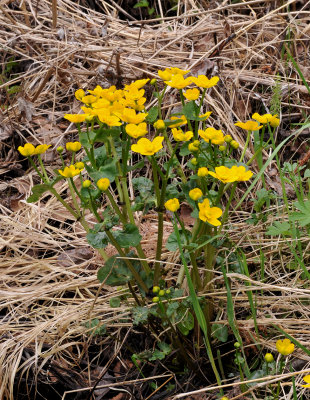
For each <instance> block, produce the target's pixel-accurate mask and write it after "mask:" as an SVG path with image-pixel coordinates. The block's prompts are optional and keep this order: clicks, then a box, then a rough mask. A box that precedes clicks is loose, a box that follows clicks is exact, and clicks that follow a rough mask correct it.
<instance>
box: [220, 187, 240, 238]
mask: <svg viewBox="0 0 310 400" xmlns="http://www.w3.org/2000/svg"><path fill="white" fill-rule="evenodd" d="M237 184H238V182H234V183H233V185H232V189H231V193H230V196H229V199H228V203H227V205H226V207H225V211H224V213H223V217H222V225H221V227H220V229H219V233H221V231H222V229H223V226H224V225H225V223H226V220H227V216H228V211H229V207H230V204H231V202H232V199H233V197H234V194H235V191H236V188H237Z"/></svg>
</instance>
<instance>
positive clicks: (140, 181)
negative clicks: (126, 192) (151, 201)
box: [132, 176, 154, 198]
mask: <svg viewBox="0 0 310 400" xmlns="http://www.w3.org/2000/svg"><path fill="white" fill-rule="evenodd" d="M132 185H133V188H134V189H135V190H138V192H139V193H140V195H141V197H142V198H144V197H146V195H149V194H150V193H153V190H154V183H153V181H152V180H151V179H148V178H145V177H144V176H140V177H138V178H133V179H132Z"/></svg>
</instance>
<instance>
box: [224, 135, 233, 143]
mask: <svg viewBox="0 0 310 400" xmlns="http://www.w3.org/2000/svg"><path fill="white" fill-rule="evenodd" d="M224 140H225V142H226V143H230V142H231V141H232V140H233V138H232V137H231V135H225V136H224Z"/></svg>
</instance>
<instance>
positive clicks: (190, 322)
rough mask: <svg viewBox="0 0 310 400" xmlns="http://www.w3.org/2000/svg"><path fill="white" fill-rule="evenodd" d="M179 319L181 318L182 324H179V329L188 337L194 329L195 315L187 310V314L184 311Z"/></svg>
mask: <svg viewBox="0 0 310 400" xmlns="http://www.w3.org/2000/svg"><path fill="white" fill-rule="evenodd" d="M178 314H179V313H178ZM178 317H179V318H180V322H179V323H178V324H177V326H178V329H179V330H180V331H181V333H182V334H183V335H185V336H186V335H188V334H189V332H190V331H191V330H192V329H193V328H194V317H193V314H192V313H191V312H190V311H189V310H188V309H187V310H186V311H185V313H184V311H183V312H182V313H181V314H179V315H178Z"/></svg>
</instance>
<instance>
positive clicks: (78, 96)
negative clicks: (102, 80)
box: [74, 89, 85, 101]
mask: <svg viewBox="0 0 310 400" xmlns="http://www.w3.org/2000/svg"><path fill="white" fill-rule="evenodd" d="M74 95H75V98H76V99H77V100H79V101H82V98H83V97H84V96H85V92H84V90H83V89H78V90H77V91H76V92H75V94H74Z"/></svg>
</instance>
